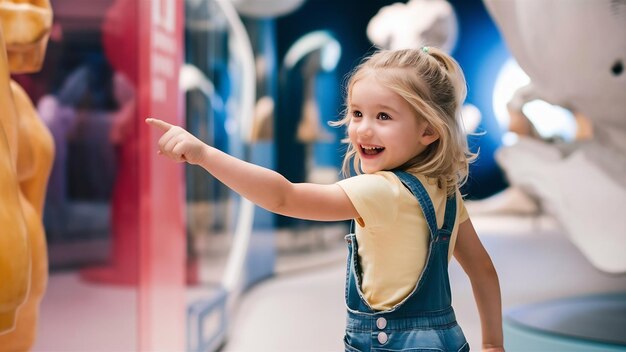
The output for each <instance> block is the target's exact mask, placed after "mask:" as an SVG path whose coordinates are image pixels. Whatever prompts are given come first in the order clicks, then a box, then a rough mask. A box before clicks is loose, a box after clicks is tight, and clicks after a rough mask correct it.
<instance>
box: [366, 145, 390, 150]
mask: <svg viewBox="0 0 626 352" xmlns="http://www.w3.org/2000/svg"><path fill="white" fill-rule="evenodd" d="M361 148H363V149H365V150H377V149H385V148H383V147H366V146H361Z"/></svg>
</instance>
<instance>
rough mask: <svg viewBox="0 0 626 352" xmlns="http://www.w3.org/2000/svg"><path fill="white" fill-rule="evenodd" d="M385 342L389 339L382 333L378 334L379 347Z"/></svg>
mask: <svg viewBox="0 0 626 352" xmlns="http://www.w3.org/2000/svg"><path fill="white" fill-rule="evenodd" d="M387 340H389V337H387V334H385V333H384V332H379V333H378V342H380V344H381V345H384V344H385V343H387Z"/></svg>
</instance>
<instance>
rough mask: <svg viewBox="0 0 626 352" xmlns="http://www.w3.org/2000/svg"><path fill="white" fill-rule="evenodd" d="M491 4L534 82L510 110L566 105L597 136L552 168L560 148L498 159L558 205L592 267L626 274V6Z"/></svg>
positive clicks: (505, 153) (527, 146)
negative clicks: (532, 103)
mask: <svg viewBox="0 0 626 352" xmlns="http://www.w3.org/2000/svg"><path fill="white" fill-rule="evenodd" d="M484 2H485V4H486V5H487V8H488V10H489V12H490V13H491V15H492V17H493V18H494V19H495V21H496V23H497V25H498V27H499V28H500V30H501V32H502V33H503V35H504V38H505V40H506V42H507V45H508V47H509V49H510V50H511V52H512V54H513V56H514V57H515V59H516V60H517V62H518V63H519V65H520V67H522V69H523V70H524V71H525V72H526V73H527V74H528V76H529V77H530V80H531V82H530V84H529V85H528V86H526V87H524V88H523V89H522V90H520V91H519V92H518V94H517V95H516V96H515V97H514V101H513V104H512V106H517V107H518V108H519V106H521V105H523V104H524V103H526V102H528V101H529V100H530V99H541V100H544V101H546V102H548V103H551V104H555V105H559V106H562V107H565V108H567V109H569V110H571V111H574V112H577V113H580V114H582V115H584V116H585V117H587V118H588V119H590V120H591V121H592V123H593V129H594V136H595V138H594V139H593V140H592V141H590V142H588V143H585V144H581V145H570V146H569V147H570V149H573V152H570V154H569V155H565V154H561V153H560V151H558V150H557V151H556V157H555V158H553V160H549V161H548V162H546V161H545V160H544V158H545V156H546V154H547V155H552V154H554V152H555V150H551V149H554V147H552V146H550V145H547V144H546V145H541V144H537V143H541V142H537V141H535V142H532V143H530V142H529V141H522V143H521V144H517V145H514V146H512V147H508V148H505V149H503V150H502V151H500V152H499V154H498V156H497V160H498V162H499V163H500V165H501V166H502V167H503V168H504V170H505V172H506V174H507V176H508V177H509V179H510V180H511V183H512V184H513V185H521V186H524V187H530V188H532V189H534V190H535V191H536V194H537V196H539V198H540V200H541V201H542V202H546V203H548V204H549V205H550V207H551V209H552V211H553V212H554V214H555V215H556V216H557V218H558V220H559V221H560V222H561V223H562V224H563V227H564V228H565V229H566V230H567V234H568V235H569V237H570V238H571V240H572V241H573V243H574V244H576V245H577V246H578V248H579V249H580V250H581V252H582V253H583V254H585V256H586V257H587V259H588V260H589V261H590V262H591V263H592V264H593V265H594V266H596V267H597V268H598V269H600V270H603V271H606V272H610V273H623V272H626V259H624V258H626V257H625V256H624V255H623V253H621V252H623V248H626V236H625V234H626V218H625V217H624V216H623V214H620V213H619V212H620V211H622V210H623V209H624V208H626V93H625V92H626V77H625V75H626V73H625V72H624V65H625V64H626V63H625V60H626V3H624V2H623V1H622V2H619V1H610V0H605V1H600V0H597V1H577V2H574V3H572V2H571V1H568V0H550V1H546V0H507V1H503V0H485V1H484ZM572 38H576V39H575V40H572ZM545 118H546V119H549V118H550V116H546V117H545ZM537 149H540V150H543V151H540V152H537ZM542 154H543V155H542ZM622 212H623V211H622Z"/></svg>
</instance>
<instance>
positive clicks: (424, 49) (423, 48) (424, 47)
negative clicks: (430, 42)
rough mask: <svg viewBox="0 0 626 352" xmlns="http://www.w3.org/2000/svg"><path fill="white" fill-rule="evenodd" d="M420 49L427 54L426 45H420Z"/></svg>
mask: <svg viewBox="0 0 626 352" xmlns="http://www.w3.org/2000/svg"><path fill="white" fill-rule="evenodd" d="M422 51H423V52H425V53H426V54H428V47H427V46H423V47H422Z"/></svg>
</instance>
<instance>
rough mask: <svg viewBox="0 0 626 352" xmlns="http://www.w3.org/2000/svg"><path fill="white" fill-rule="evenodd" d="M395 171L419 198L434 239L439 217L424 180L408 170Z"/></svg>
mask: <svg viewBox="0 0 626 352" xmlns="http://www.w3.org/2000/svg"><path fill="white" fill-rule="evenodd" d="M393 173H394V174H395V175H396V176H398V178H399V179H400V181H402V183H403V184H404V185H405V186H406V187H407V188H408V189H409V190H410V191H411V193H413V195H414V196H415V198H417V201H418V202H419V204H420V207H421V208H422V212H423V213H424V218H426V222H427V223H428V228H429V229H430V237H431V239H432V240H434V239H435V238H436V236H437V233H438V230H437V217H436V215H435V208H434V207H433V203H432V201H431V200H430V196H428V192H427V191H426V188H424V185H422V182H421V181H420V180H419V179H418V178H417V177H415V176H414V175H411V174H410V173H408V172H405V171H394V172H393ZM446 208H447V207H446ZM447 213H448V212H447V210H446V215H447ZM453 221H454V220H453ZM453 224H454V223H453Z"/></svg>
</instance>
